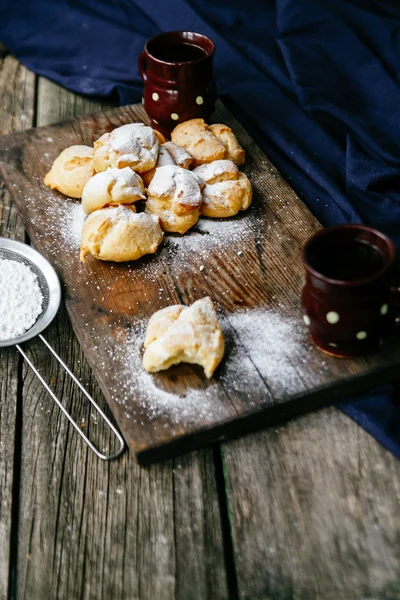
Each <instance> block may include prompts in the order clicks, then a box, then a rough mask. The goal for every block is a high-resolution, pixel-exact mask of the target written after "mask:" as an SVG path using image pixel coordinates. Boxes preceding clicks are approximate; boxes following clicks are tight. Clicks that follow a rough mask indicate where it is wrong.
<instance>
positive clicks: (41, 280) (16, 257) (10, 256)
mask: <svg viewBox="0 0 400 600" xmlns="http://www.w3.org/2000/svg"><path fill="white" fill-rule="evenodd" d="M0 259H3V260H13V261H14V262H18V263H23V264H24V265H26V266H27V267H29V268H30V269H31V271H33V272H34V273H35V275H36V276H37V279H38V284H39V287H40V291H41V292H42V294H43V305H42V312H41V313H40V315H39V316H38V318H37V319H36V321H35V323H34V324H33V325H32V327H34V326H35V325H36V323H38V322H39V321H40V319H41V318H42V317H43V315H44V313H45V312H46V310H47V309H48V307H49V303H50V292H49V286H48V285H47V281H46V278H45V276H44V275H43V273H42V271H41V270H40V269H39V268H38V267H37V266H36V265H35V263H33V262H32V261H30V260H29V259H28V258H26V256H21V254H18V253H17V252H13V251H12V250H7V249H6V248H0ZM32 327H30V329H32ZM30 329H29V330H30ZM29 330H28V331H29ZM26 333H28V332H26Z"/></svg>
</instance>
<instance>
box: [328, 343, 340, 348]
mask: <svg viewBox="0 0 400 600" xmlns="http://www.w3.org/2000/svg"><path fill="white" fill-rule="evenodd" d="M328 346H331V347H332V348H337V347H338V346H337V344H334V343H333V342H329V344H328Z"/></svg>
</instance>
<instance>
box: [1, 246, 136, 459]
mask: <svg viewBox="0 0 400 600" xmlns="http://www.w3.org/2000/svg"><path fill="white" fill-rule="evenodd" d="M0 259H8V260H13V261H15V262H19V263H24V264H25V265H27V266H28V267H29V268H30V269H31V270H32V271H33V272H34V273H35V275H36V276H37V279H38V283H39V287H40V290H41V292H42V294H43V310H42V312H41V314H40V315H39V317H38V318H37V320H36V323H35V324H34V325H33V326H32V327H31V328H30V329H29V330H28V331H26V332H25V333H23V334H22V335H20V336H18V337H17V338H14V339H10V340H0V348H1V347H6V346H16V348H17V350H18V351H19V352H20V353H21V355H22V356H23V358H24V360H25V361H26V362H27V363H28V365H29V366H30V368H31V369H32V371H33V372H34V373H35V375H36V377H38V379H39V380H40V382H41V383H42V385H43V386H44V387H45V388H46V390H47V391H48V393H49V394H50V396H51V397H52V398H53V400H54V402H56V404H57V405H58V406H59V407H60V409H61V410H62V412H63V413H64V415H65V416H66V417H67V419H68V420H69V422H70V423H71V425H72V426H73V427H74V428H75V430H76V431H77V432H78V433H79V435H80V436H81V438H83V440H84V441H85V442H86V444H87V445H88V446H89V447H90V448H91V450H93V452H94V453H95V454H96V455H97V456H98V457H99V458H101V459H102V460H111V459H113V458H117V457H118V456H120V454H121V453H122V452H123V450H124V448H125V442H124V439H123V437H122V436H121V434H120V433H119V431H118V430H117V429H116V427H114V425H113V424H112V423H111V421H110V420H109V419H108V417H107V416H106V415H105V414H104V412H103V411H102V410H101V408H100V407H99V406H98V405H97V404H96V402H95V401H94V400H93V398H92V397H91V395H90V394H89V393H88V392H87V390H86V389H85V388H84V387H83V385H82V384H81V383H80V381H79V380H78V379H77V378H76V377H75V375H74V374H73V373H72V372H71V371H70V369H69V368H68V367H67V365H66V364H65V363H64V361H63V360H62V359H61V358H60V357H59V356H58V354H57V352H56V351H55V350H54V348H52V346H50V344H49V343H48V342H47V340H46V339H45V338H44V337H43V336H42V335H41V333H42V331H43V330H44V329H45V328H46V327H47V326H48V325H50V323H51V322H52V320H53V319H54V317H55V316H56V314H57V311H58V309H59V306H60V302H61V287H60V281H59V279H58V276H57V273H56V272H55V270H54V269H53V267H52V266H51V264H50V263H49V262H48V261H47V260H46V259H45V258H44V257H43V256H42V255H41V254H39V252H37V251H36V250H34V249H33V248H32V247H31V246H27V245H26V244H22V243H21V242H16V241H15V240H9V239H7V238H2V237H0ZM36 336H39V338H40V339H41V340H42V342H43V343H44V344H45V346H46V347H47V349H48V350H49V351H50V352H51V354H52V355H53V356H54V357H55V358H56V359H57V361H58V362H59V363H60V365H61V366H62V368H63V369H64V370H65V372H66V373H67V374H68V375H69V376H70V377H71V379H72V380H73V381H74V383H76V385H77V386H78V387H79V389H80V390H81V391H82V392H83V393H84V394H85V396H86V398H87V399H88V400H89V401H90V402H91V404H92V405H93V406H94V408H95V409H96V411H97V412H98V413H99V415H100V416H101V417H102V419H103V420H104V421H105V422H106V423H107V425H108V427H109V428H110V429H111V430H112V432H113V433H114V435H115V436H116V437H117V439H118V441H119V443H120V447H119V450H118V451H117V452H116V453H115V454H111V455H105V454H102V453H101V452H100V451H99V450H98V449H97V448H96V447H95V446H94V445H93V444H92V442H91V441H90V440H89V438H88V437H87V436H86V435H85V434H84V433H83V431H82V429H81V428H80V427H79V425H77V424H76V423H75V421H74V419H73V418H72V416H71V415H70V413H69V412H68V411H67V410H66V408H65V407H64V406H63V405H62V403H61V401H60V400H59V399H58V398H57V396H56V395H55V394H54V392H53V391H52V390H51V388H50V387H49V385H48V384H47V383H46V381H45V380H44V379H43V377H42V376H41V375H40V373H39V371H38V370H37V369H36V367H35V366H34V365H33V364H32V362H31V360H30V359H29V358H28V356H27V355H26V354H25V352H24V350H22V348H21V346H20V344H21V343H22V342H26V341H27V340H30V339H32V338H34V337H36Z"/></svg>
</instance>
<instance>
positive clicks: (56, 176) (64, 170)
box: [44, 146, 95, 198]
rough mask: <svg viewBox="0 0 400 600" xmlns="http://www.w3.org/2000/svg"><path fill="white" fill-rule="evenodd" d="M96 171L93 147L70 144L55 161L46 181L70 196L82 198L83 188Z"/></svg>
mask: <svg viewBox="0 0 400 600" xmlns="http://www.w3.org/2000/svg"><path fill="white" fill-rule="evenodd" d="M94 172H95V171H94V167H93V148H90V147H89V146H70V147H69V148H66V149H65V150H63V151H62V152H61V154H60V155H59V156H58V157H57V158H56V160H55V161H54V162H53V165H52V167H51V169H50V171H49V172H48V173H47V175H46V177H45V178H44V183H45V184H46V185H48V186H49V187H51V189H52V190H53V189H56V190H58V191H59V192H61V193H62V194H65V195H66V196H69V197H70V198H82V192H83V188H84V187H85V185H86V184H87V182H88V181H89V179H90V178H91V177H93V175H94Z"/></svg>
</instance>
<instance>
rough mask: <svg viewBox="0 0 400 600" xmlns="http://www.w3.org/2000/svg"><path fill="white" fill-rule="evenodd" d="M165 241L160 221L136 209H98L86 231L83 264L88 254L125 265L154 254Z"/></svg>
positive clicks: (92, 215)
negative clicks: (138, 212)
mask: <svg viewBox="0 0 400 600" xmlns="http://www.w3.org/2000/svg"><path fill="white" fill-rule="evenodd" d="M162 239H163V232H162V231H161V227H160V223H159V219H158V218H157V217H155V216H153V215H148V214H146V213H140V214H137V213H136V211H135V207H134V206H133V205H131V206H118V207H116V208H103V209H101V210H96V211H95V212H93V213H92V214H91V215H89V216H88V218H87V219H86V221H85V224H84V226H83V230H82V243H81V256H80V257H81V261H82V262H85V258H86V256H87V254H92V255H93V256H94V257H95V258H98V259H100V260H112V261H114V262H124V261H127V260H137V259H138V258H140V257H141V256H144V255H145V254H154V252H156V251H157V248H158V246H159V245H160V244H161V242H162Z"/></svg>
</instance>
